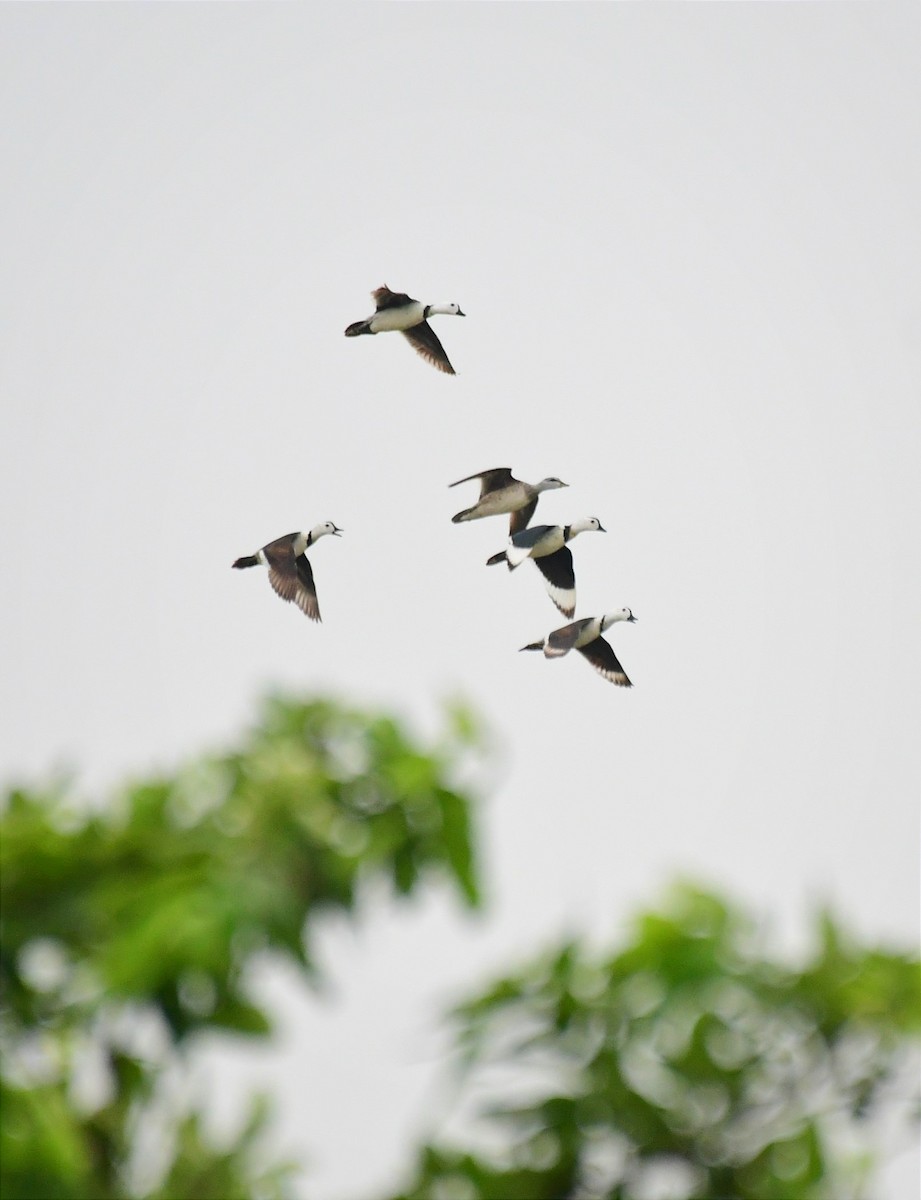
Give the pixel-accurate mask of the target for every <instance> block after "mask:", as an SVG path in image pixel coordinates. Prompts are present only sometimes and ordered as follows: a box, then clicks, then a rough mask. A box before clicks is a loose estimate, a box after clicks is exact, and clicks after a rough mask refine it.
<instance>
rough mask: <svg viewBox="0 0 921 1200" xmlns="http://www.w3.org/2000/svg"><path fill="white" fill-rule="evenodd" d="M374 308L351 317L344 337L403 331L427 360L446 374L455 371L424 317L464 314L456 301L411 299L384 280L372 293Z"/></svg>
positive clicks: (417, 351)
mask: <svg viewBox="0 0 921 1200" xmlns="http://www.w3.org/2000/svg"><path fill="white" fill-rule="evenodd" d="M371 299H372V300H373V301H374V304H375V309H374V312H373V313H372V315H371V316H370V317H368V318H367V319H366V320H364V321H354V322H353V323H352V324H351V325H349V327H348V328H347V329H346V331H345V336H346V337H359V336H360V335H361V334H363V333H388V332H391V331H394V330H395V331H396V332H398V333H402V334H403V336H404V337H405V338H406V340H407V341H408V342H409V343H410V345H411V346H412V348H413V349H414V350H415V351H416V353H417V354H421V355H422V357H423V358H424V359H425V360H426V362H430V363H431V364H432V366H433V367H437V368H438V370H439V371H444V373H445V374H446V375H454V374H455V370H454V368H453V367H452V366H451V363H450V362H449V361H448V356H447V354H445V351H444V346H442V344H441V342H440V341H439V340H438V337H437V335H436V333H435V331H434V329H432V327H431V325H429V323H428V320H427V318H428V317H431V316H434V315H435V314H436V313H438V314H441V313H446V314H448V315H449V316H454V317H463V316H466V313H462V312H461V310H460V305H458V304H422V303H421V302H420V301H419V300H413V298H412V297H411V296H407V295H406V293H405V292H392V291H391V290H390V288H389V287H388V286H387V285H386V283H385V284H384V286H383V287H379V288H375V290H374V291H373V292H372V293H371Z"/></svg>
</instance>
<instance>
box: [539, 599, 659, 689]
mask: <svg viewBox="0 0 921 1200" xmlns="http://www.w3.org/2000/svg"><path fill="white" fill-rule="evenodd" d="M635 620H636V617H635V616H634V615H633V613H632V612H631V611H630V609H629V608H619V609H618V610H617V612H612V613H606V614H605V616H603V617H583V618H582V620H581V621H573V622H572V624H571V625H564V626H563V628H562V629H554V631H553V633H551V634H549V636H548V637H547V638H545V639H544V640H543V641H540V642H531V643H530V645H527V646H522V647H521V648H522V650H543V652H544V655H545V656H546V657H547V658H560V657H562V655H564V654H568V653H569V651H570V650H578V651H579V653H580V654H581V655H583V656H584V657H585V658H587V659H588V661H589V662H590V663H591V664H592V666H593V667H594V668H595V670H596V671H597V672H598V673H599V674H600V675H603V676H604V677H605V679H609V680H610V681H611V683H616V684H619V685H620V687H633V684H632V683H631V682H630V680H629V679H628V678H627V674H626V672H625V671H624V669H623V667H622V666H621V665H620V663H619V662H618V661H617V655H616V654H615V653H614V651H613V650H612V649H611V647H610V646H609V645H608V643H607V642H606V641H605V640H604V638H603V637H602V636H601V635H602V633H604V631H605V630H606V629H607V628H608V626H609V625H613V624H614V622H615V621H635Z"/></svg>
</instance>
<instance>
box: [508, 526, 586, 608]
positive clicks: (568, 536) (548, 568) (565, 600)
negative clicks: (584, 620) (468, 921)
mask: <svg viewBox="0 0 921 1200" xmlns="http://www.w3.org/2000/svg"><path fill="white" fill-rule="evenodd" d="M593 531H597V532H598V533H607V530H606V529H605V527H604V526H603V525H602V524H601V522H600V521H599V520H598V518H597V517H582V518H581V519H580V520H578V521H573V523H572V524H571V525H532V526H531V527H530V528H528V529H522V530H521V532H520V533H514V534H512V536H511V537H510V538H509V540H508V543H509V544H508V549H506V550H501V551H500V552H499V553H498V554H494V555H493V556H492V558H488V559H487V560H486V565H487V566H489V567H491V566H494V565H495V564H496V563H500V562H504V563H507V564H508V569H509V570H510V571H514V569H515V568H516V567H517V566H520V565H521V563H523V562H524V560H525V559H526V558H530V559H532V560H533V562H534V565H535V566H536V567H537V569H538V570H539V571H540V573H541V574H542V575H543V577H544V584H545V586H546V588H547V592H548V594H549V596H550V599H551V600H552V601H553V603H554V604H555V605H556V606H557V608H558V609H559V610H560V612H561V613H562V614H563V616H564V617H571V616H572V615H573V613H574V612H575V611H576V576H575V572H574V571H573V569H572V551H571V550H570V549H569V546H568V545H567V543H568V542H571V541H572V539H573V538H574V537H577V536H578V535H579V534H580V533H590V532H593Z"/></svg>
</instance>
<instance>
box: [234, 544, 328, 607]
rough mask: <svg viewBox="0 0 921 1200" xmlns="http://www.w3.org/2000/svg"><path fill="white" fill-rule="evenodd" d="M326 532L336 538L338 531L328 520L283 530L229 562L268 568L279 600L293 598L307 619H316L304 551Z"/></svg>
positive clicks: (314, 599)
mask: <svg viewBox="0 0 921 1200" xmlns="http://www.w3.org/2000/svg"><path fill="white" fill-rule="evenodd" d="M328 533H331V534H334V535H335V536H336V537H338V536H339V535H340V534H341V533H342V530H341V529H339V528H338V526H336V525H335V524H334V523H333V522H332V521H324V522H323V524H322V525H315V526H314V527H313V529H311V530H310V532H309V533H286V534H285V535H284V536H283V537H280V538H276V539H275V541H274V542H269V544H268V545H267V546H263V547H262V549H261V550H257V551H256V553H255V554H247V555H244V556H243V558H238V559H237V561H236V562H235V563H234V564H233V565H234V566H235V567H237V568H238V569H240V568H243V567H257V566H259V565H260V564H262V565H263V566H266V567H268V568H269V583H270V584H271V585H272V587H273V588H274V589H275V591H276V592H277V593H278V595H279V596H281V598H282V600H288V601H292V600H293V601H294V603H295V604H296V605H297V606H298V608H299V609H300V610H301V612H303V613H305V614H306V615H307V616H308V617H310V619H311V621H320V620H322V618H321V616H320V606H319V604H317V589H316V587H315V585H314V582H313V570H312V568H311V566H310V563H309V562H308V561H307V557H306V555H305V554H304V551H305V550H306V549H307V547H308V546H312V545H313V544H314V542H315V541H317V539H318V538H321V537H324V536H325V535H326V534H328Z"/></svg>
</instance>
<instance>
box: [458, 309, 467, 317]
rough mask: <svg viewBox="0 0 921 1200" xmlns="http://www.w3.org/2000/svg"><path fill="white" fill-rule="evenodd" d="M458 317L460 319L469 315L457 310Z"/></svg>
mask: <svg viewBox="0 0 921 1200" xmlns="http://www.w3.org/2000/svg"><path fill="white" fill-rule="evenodd" d="M457 315H458V316H459V317H466V315H467V314H466V313H465V312H461V310H460V309H458V310H457Z"/></svg>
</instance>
